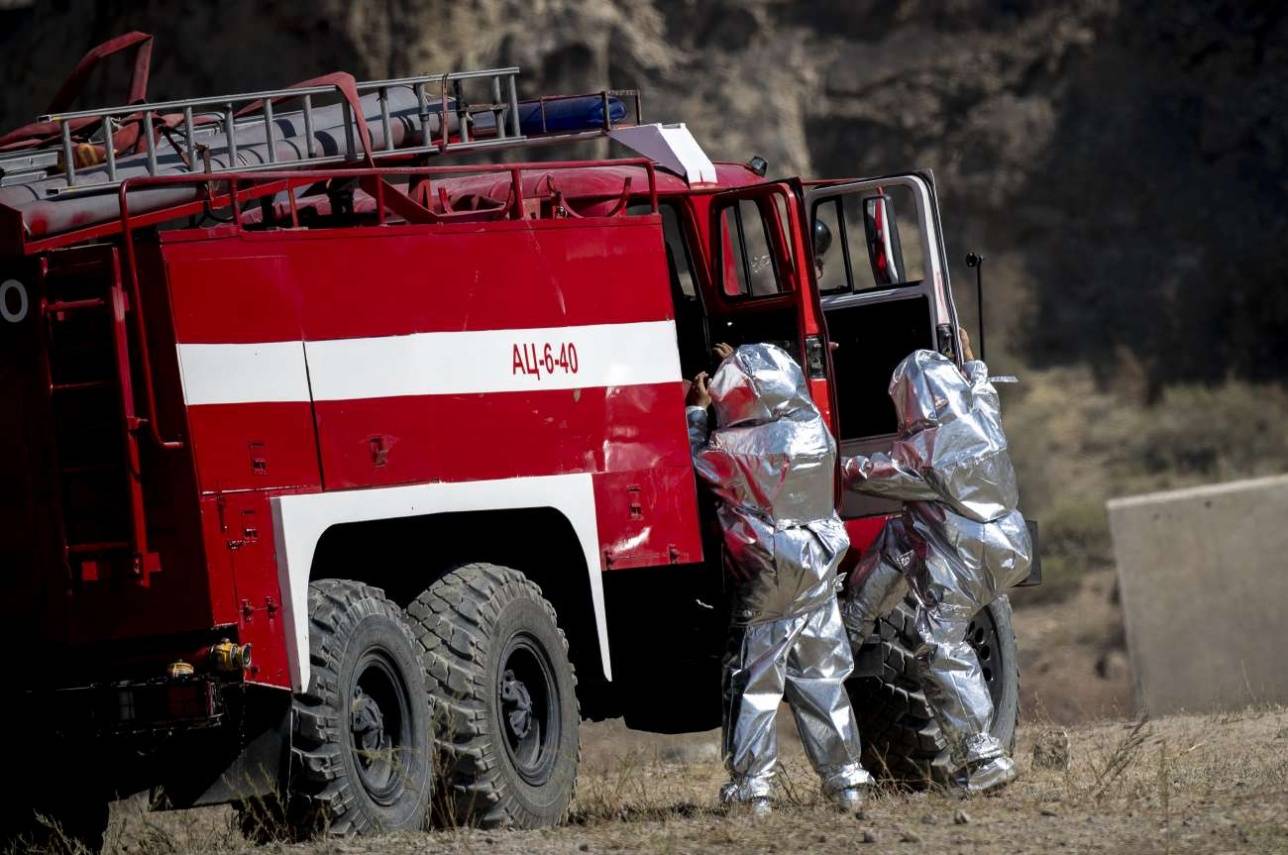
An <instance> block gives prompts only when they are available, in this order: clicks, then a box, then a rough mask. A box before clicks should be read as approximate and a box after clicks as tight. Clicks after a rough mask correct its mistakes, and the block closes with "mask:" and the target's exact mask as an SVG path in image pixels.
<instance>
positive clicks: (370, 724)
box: [349, 686, 390, 769]
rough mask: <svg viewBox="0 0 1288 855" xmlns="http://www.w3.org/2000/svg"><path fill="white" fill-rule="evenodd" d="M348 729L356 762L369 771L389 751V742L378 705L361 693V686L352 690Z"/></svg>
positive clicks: (382, 715)
mask: <svg viewBox="0 0 1288 855" xmlns="http://www.w3.org/2000/svg"><path fill="white" fill-rule="evenodd" d="M349 728H350V730H351V731H352V732H353V742H354V745H356V746H357V747H358V761H359V762H360V763H362V765H363V766H364V767H366V768H368V769H370V768H371V766H372V764H373V763H375V762H377V760H379V759H380V755H381V754H382V753H384V752H387V751H388V750H389V747H390V740H389V736H388V734H386V733H385V715H384V713H383V712H382V711H381V709H380V705H379V704H378V703H376V701H375V700H374V699H372V698H371V697H370V696H368V695H367V694H366V693H365V692H363V691H362V687H361V686H357V687H355V688H354V690H353V711H352V714H351V716H350V723H349Z"/></svg>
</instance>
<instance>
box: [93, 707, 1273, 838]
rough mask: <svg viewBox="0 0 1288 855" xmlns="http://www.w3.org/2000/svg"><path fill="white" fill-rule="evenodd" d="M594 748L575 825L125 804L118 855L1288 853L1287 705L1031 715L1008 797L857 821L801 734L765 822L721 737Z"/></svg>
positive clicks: (901, 799)
mask: <svg viewBox="0 0 1288 855" xmlns="http://www.w3.org/2000/svg"><path fill="white" fill-rule="evenodd" d="M1066 735H1067V743H1066V742H1065V738H1066ZM584 742H585V756H584V760H583V766H582V775H581V778H580V781H579V789H578V795H577V800H576V804H575V811H574V815H573V820H572V823H571V824H570V825H568V826H566V827H564V828H559V829H552V830H544V831H527V832H509V831H508V832H497V831H476V830H458V831H441V832H435V833H432V834H404V835H393V836H388V837H381V838H372V839H362V840H325V841H321V842H318V843H313V844H301V845H280V844H269V845H267V846H263V847H258V848H256V847H251V846H249V845H248V844H246V843H244V842H243V841H242V840H241V838H240V835H239V834H238V833H237V832H236V831H235V830H233V829H232V828H231V827H230V825H229V822H228V819H229V814H228V812H227V811H224V810H213V809H212V810H205V811H189V812H186V813H180V814H144V813H141V812H139V811H138V809H137V808H135V807H134V806H133V805H127V806H125V807H124V808H123V809H120V810H118V811H116V813H115V816H114V821H113V831H112V846H113V849H112V850H111V851H115V852H120V853H149V854H150V853H173V852H194V853H196V852H212V853H234V852H255V853H259V855H267V853H275V854H276V853H283V855H284V853H300V855H340V853H366V852H370V853H376V855H411V853H420V852H450V853H472V852H488V853H503V855H504V853H513V855H544V853H557V852H731V853H743V852H803V851H810V852H825V853H826V852H835V853H840V852H845V853H852V852H855V851H860V852H862V851H871V852H886V851H895V852H936V853H938V852H1016V853H1039V852H1055V851H1064V852H1132V853H1148V852H1236V851H1244V852H1266V853H1269V852H1288V710H1284V709H1263V710H1249V711H1247V712H1244V713H1240V714H1232V715H1223V716H1202V717H1199V716H1195V717H1179V718H1169V719H1164V720H1159V721H1152V722H1136V723H1124V722H1112V723H1102V724H1096V725H1087V726H1082V727H1077V728H1071V729H1068V730H1064V729H1061V728H1059V727H1055V726H1052V725H1030V726H1028V727H1026V728H1025V729H1024V731H1023V733H1022V734H1021V736H1020V741H1019V746H1018V749H1017V759H1018V762H1019V766H1020V770H1021V777H1020V780H1019V781H1018V782H1017V783H1016V784H1015V785H1013V786H1012V787H1011V788H1009V789H1008V790H1007V791H1006V792H1004V793H1003V794H1001V795H999V796H996V797H991V798H982V799H972V800H968V801H960V800H957V799H953V798H951V797H949V796H948V795H946V794H944V793H940V792H930V793H904V792H894V791H879V792H877V793H876V794H875V795H874V796H873V797H872V798H871V799H870V800H869V803H868V805H867V806H866V807H865V808H864V809H863V811H862V812H861V813H859V814H858V815H841V814H837V813H835V812H833V811H832V810H830V809H829V808H828V807H827V806H826V805H824V804H822V803H821V802H820V799H819V797H818V795H817V792H816V787H815V785H814V781H813V777H812V774H811V773H810V771H809V769H808V767H807V766H806V763H805V759H804V756H803V754H802V753H801V751H800V748H799V745H797V744H795V743H788V744H787V745H785V746H784V752H783V754H784V773H783V775H782V778H783V788H782V794H781V797H780V799H779V804H778V807H777V809H776V811H775V812H774V814H773V815H772V816H770V817H768V818H766V819H763V820H753V819H752V818H751V817H748V816H746V815H743V814H734V815H726V814H724V813H722V812H721V811H719V810H718V809H717V807H716V801H715V792H716V788H717V786H718V785H719V783H720V781H721V779H722V772H721V769H720V765H719V761H718V758H717V757H716V750H715V742H714V738H713V737H712V736H711V735H699V736H689V737H667V738H649V739H644V738H642V737H640V736H639V735H636V734H630V733H628V732H626V731H625V730H624V729H623V728H621V727H620V725H617V724H614V723H606V724H600V725H592V726H589V727H587V729H586V733H585V739H584ZM1065 744H1067V746H1068V747H1067V752H1066V751H1063V750H1062V746H1063V745H1065ZM1035 745H1040V746H1042V747H1043V749H1044V752H1040V753H1042V756H1044V757H1046V758H1048V760H1047V763H1048V765H1047V766H1046V767H1039V765H1038V764H1037V762H1038V761H1037V756H1036V755H1035V751H1034V748H1035ZM1065 757H1067V759H1068V766H1067V767H1066V766H1065V765H1064V763H1063V760H1064V759H1065Z"/></svg>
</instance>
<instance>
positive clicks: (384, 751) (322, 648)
mask: <svg viewBox="0 0 1288 855" xmlns="http://www.w3.org/2000/svg"><path fill="white" fill-rule="evenodd" d="M309 660H310V662H311V669H312V673H311V676H310V678H309V686H308V689H307V691H305V692H303V693H301V694H298V695H297V696H296V697H295V702H294V710H293V714H292V720H293V731H292V735H291V770H290V784H289V789H288V792H287V793H286V800H285V801H286V803H285V810H284V811H282V814H283V819H284V821H285V823H286V826H287V830H288V831H289V833H290V836H291V837H295V838H302V837H309V836H312V835H314V834H317V833H322V832H326V831H330V832H333V833H338V834H368V833H377V832H382V831H399V830H420V829H421V828H423V827H424V826H425V817H426V813H427V811H428V808H429V802H430V796H431V786H432V781H433V777H432V775H431V751H432V746H431V740H430V726H431V715H430V709H429V704H428V701H427V696H426V690H425V676H424V669H423V668H422V666H421V661H420V650H419V646H418V645H417V643H416V639H415V638H414V636H413V635H412V632H411V628H410V627H409V625H408V622H407V620H406V616H405V615H404V614H403V611H402V609H400V608H399V607H398V606H397V605H395V604H394V603H392V602H390V601H389V600H388V599H386V598H385V595H384V592H382V591H380V590H379V589H377V588H373V587H371V586H369V585H363V584H361V583H359V582H350V581H346V580H342V579H322V580H319V581H316V582H313V583H312V584H310V585H309ZM270 812H271V806H270Z"/></svg>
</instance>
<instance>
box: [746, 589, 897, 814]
mask: <svg viewBox="0 0 1288 855" xmlns="http://www.w3.org/2000/svg"><path fill="white" fill-rule="evenodd" d="M852 670H854V658H853V655H852V654H851V652H850V640H849V638H848V637H847V635H846V633H845V627H844V626H843V625H842V623H841V613H840V610H839V608H838V607H837V604H836V601H835V599H833V601H832V602H830V603H827V604H826V605H823V606H820V607H818V608H816V609H813V610H811V611H809V612H806V613H805V614H803V615H797V616H795V617H790V618H782V619H779V620H773V621H767V622H764V623H754V624H745V625H740V626H736V627H735V628H734V630H733V632H732V633H731V638H730V644H729V649H728V651H727V652H726V654H725V672H724V679H725V686H724V702H725V714H724V731H723V736H724V757H725V764H726V766H727V767H728V769H729V776H730V779H731V780H730V783H729V784H727V785H726V786H725V789H724V790H722V791H721V798H722V799H723V800H724V801H746V800H748V799H752V798H757V797H763V796H768V795H769V793H770V790H771V788H772V785H773V778H774V770H775V768H776V767H777V764H778V730H777V728H776V727H775V725H774V722H775V717H776V715H777V713H778V705H779V704H780V703H781V702H782V701H783V700H784V699H786V700H787V703H788V705H789V706H790V707H791V710H792V715H793V716H794V717H795V719H796V729H797V731H798V732H799V733H800V737H801V742H802V743H803V744H804V746H805V752H806V754H807V755H808V756H809V759H810V763H812V764H813V766H814V770H815V771H816V772H817V773H818V776H819V778H821V779H822V783H823V791H824V792H825V793H827V794H829V795H833V794H835V793H838V792H840V791H841V790H845V789H847V788H850V787H857V786H863V785H866V784H870V783H871V782H872V778H871V776H869V775H868V773H867V772H866V771H865V770H864V769H863V767H862V766H861V765H860V764H859V750H860V745H859V728H858V724H857V723H856V722H855V720H854V712H853V710H851V709H850V701H849V698H848V697H847V696H846V694H845V678H846V677H848V676H849V675H850V672H851V671H852Z"/></svg>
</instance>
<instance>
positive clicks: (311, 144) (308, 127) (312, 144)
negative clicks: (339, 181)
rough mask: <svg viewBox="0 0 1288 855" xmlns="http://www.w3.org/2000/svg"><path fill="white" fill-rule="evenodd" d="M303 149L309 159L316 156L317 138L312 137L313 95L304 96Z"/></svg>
mask: <svg viewBox="0 0 1288 855" xmlns="http://www.w3.org/2000/svg"><path fill="white" fill-rule="evenodd" d="M304 150H305V152H306V153H307V154H308V157H309V159H310V160H312V159H313V158H315V157H317V140H315V139H313V96H312V95H305V96H304Z"/></svg>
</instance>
